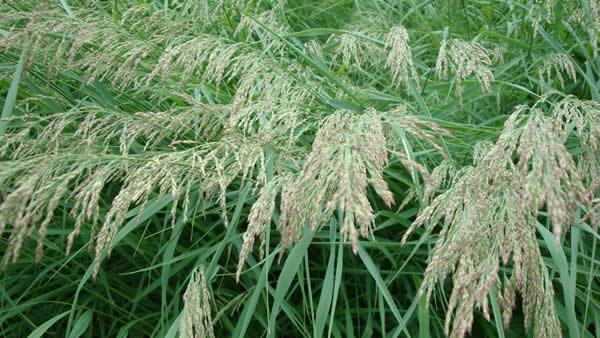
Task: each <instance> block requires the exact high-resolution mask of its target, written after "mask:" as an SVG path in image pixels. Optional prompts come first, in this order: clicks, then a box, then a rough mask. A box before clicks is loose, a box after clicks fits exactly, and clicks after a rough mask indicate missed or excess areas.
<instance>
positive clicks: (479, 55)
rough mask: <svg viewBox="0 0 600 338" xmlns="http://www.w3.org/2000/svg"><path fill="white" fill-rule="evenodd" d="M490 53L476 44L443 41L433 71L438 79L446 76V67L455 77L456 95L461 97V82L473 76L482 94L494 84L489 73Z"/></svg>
mask: <svg viewBox="0 0 600 338" xmlns="http://www.w3.org/2000/svg"><path fill="white" fill-rule="evenodd" d="M491 66H492V51H491V50H489V49H487V48H485V47H483V46H482V45H481V44H479V43H477V42H468V41H464V40H460V39H449V40H447V41H446V40H444V41H443V42H442V44H441V46H440V50H439V54H438V58H437V61H436V66H435V71H436V75H437V76H438V78H441V77H442V76H447V75H448V67H450V69H451V70H452V72H453V73H454V74H455V76H456V95H457V96H459V97H462V86H461V84H462V82H463V81H464V80H466V79H468V78H469V77H471V75H475V77H476V79H477V82H478V83H479V87H480V88H481V90H482V91H483V92H488V91H490V89H491V87H492V83H493V82H494V74H493V73H492V71H491V68H490V67H491Z"/></svg>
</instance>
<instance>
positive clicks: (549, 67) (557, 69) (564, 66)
mask: <svg viewBox="0 0 600 338" xmlns="http://www.w3.org/2000/svg"><path fill="white" fill-rule="evenodd" d="M538 72H539V78H540V86H541V87H544V84H545V83H547V82H550V81H552V80H554V78H553V74H554V75H555V76H556V77H557V78H558V81H559V82H560V86H561V88H564V87H565V80H564V78H563V75H562V74H566V75H567V76H568V77H569V78H570V79H571V80H573V82H576V81H577V72H576V71H575V65H573V62H572V61H571V57H570V56H569V55H567V54H552V55H551V56H549V57H548V58H547V59H546V60H544V64H543V66H541V67H540V68H539V70H538Z"/></svg>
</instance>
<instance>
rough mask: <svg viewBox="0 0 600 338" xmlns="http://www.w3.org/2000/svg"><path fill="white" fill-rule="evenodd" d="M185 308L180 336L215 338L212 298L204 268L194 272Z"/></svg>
mask: <svg viewBox="0 0 600 338" xmlns="http://www.w3.org/2000/svg"><path fill="white" fill-rule="evenodd" d="M183 301H184V307H183V313H182V318H181V320H180V322H179V335H180V336H181V337H185V338H204V337H207V338H214V337H215V333H214V329H213V323H212V314H211V310H210V307H211V302H212V297H211V294H210V292H209V290H208V286H207V282H206V274H205V273H204V268H202V267H198V268H196V269H195V270H194V271H193V272H192V276H191V278H190V281H189V283H188V286H187V289H186V290H185V294H184V295H183Z"/></svg>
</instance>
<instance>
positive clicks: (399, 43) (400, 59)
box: [385, 26, 419, 88]
mask: <svg viewBox="0 0 600 338" xmlns="http://www.w3.org/2000/svg"><path fill="white" fill-rule="evenodd" d="M408 41H409V37H408V31H407V30H406V29H405V28H404V27H402V26H396V27H394V28H392V30H391V31H390V32H389V33H388V34H387V36H386V40H385V43H386V47H387V48H388V49H390V51H389V53H388V56H387V59H386V65H387V67H388V68H390V70H391V71H392V76H393V78H394V81H395V82H396V83H397V84H400V83H401V82H406V81H409V80H411V79H412V80H413V81H414V82H415V85H416V87H417V88H419V75H418V74H417V70H416V69H415V65H414V63H413V60H412V52H411V50H410V46H409V45H408Z"/></svg>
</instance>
